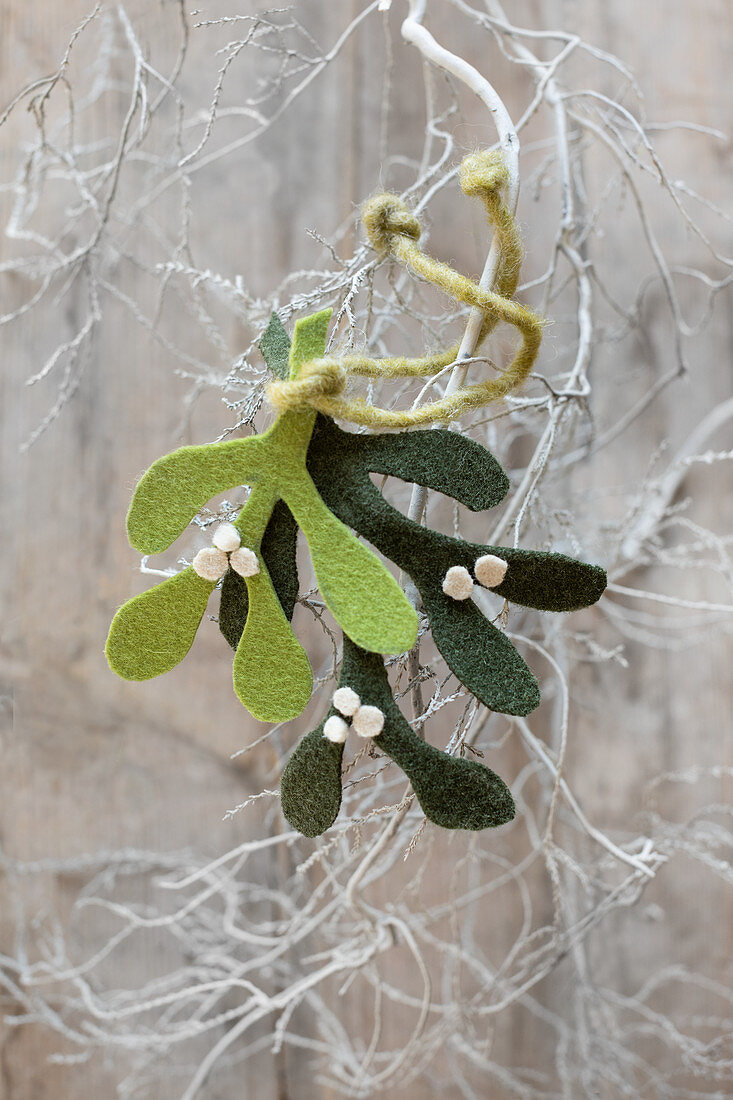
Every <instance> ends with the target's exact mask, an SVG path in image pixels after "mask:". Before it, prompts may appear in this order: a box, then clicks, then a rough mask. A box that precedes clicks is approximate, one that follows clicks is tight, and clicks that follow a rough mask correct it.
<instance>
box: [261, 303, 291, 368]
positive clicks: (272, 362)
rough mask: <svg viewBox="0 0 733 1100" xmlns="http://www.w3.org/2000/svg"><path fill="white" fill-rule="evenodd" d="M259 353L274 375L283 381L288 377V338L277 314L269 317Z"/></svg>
mask: <svg viewBox="0 0 733 1100" xmlns="http://www.w3.org/2000/svg"><path fill="white" fill-rule="evenodd" d="M260 351H261V352H262V355H263V358H264V360H265V362H266V363H267V366H268V368H269V369H270V370H271V371H272V373H273V374H274V375H276V376H277V377H278V378H283V379H285V378H287V377H288V371H289V369H290V366H289V357H290V337H289V336H288V334H287V332H286V330H285V326H284V325H283V323H282V321H281V320H280V318H279V317H278V315H277V313H273V314H272V316H271V317H270V323H269V324H268V326H267V328H266V329H265V331H264V333H263V335H262V339H261V340H260Z"/></svg>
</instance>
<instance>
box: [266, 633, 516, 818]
mask: <svg viewBox="0 0 733 1100" xmlns="http://www.w3.org/2000/svg"><path fill="white" fill-rule="evenodd" d="M339 686H340V687H341V688H346V689H348V690H349V691H350V692H355V693H356V695H358V697H359V702H360V704H361V705H362V706H365V707H368V708H377V710H378V711H379V712H381V715H382V716H383V720H384V724H383V726H382V728H381V731H380V732H379V733H378V734H377V735H376V736H375V737H374V744H375V746H376V747H377V748H378V749H380V750H381V751H382V752H384V753H386V755H387V756H389V757H391V759H392V760H394V762H395V763H396V764H398V765H399V767H400V768H401V769H402V771H403V772H404V773H405V775H406V776H407V778H408V779H409V780H410V783H411V784H412V789H413V791H414V792H415V795H416V796H417V799H418V802H419V803H420V805H421V807H422V809H423V812H424V814H425V816H426V817H427V818H428V819H429V820H430V821H434V822H435V824H436V825H442V826H443V828H445V829H486V828H488V827H490V826H496V825H504V824H506V822H507V821H511V820H512V818H513V817H514V800H513V799H512V796H511V793H510V791H509V788H508V787H507V785H506V783H505V782H504V781H503V779H500V778H499V776H498V775H496V774H495V773H494V772H492V771H491V770H490V769H489V768H486V767H484V766H483V765H482V764H478V763H476V762H474V761H472V760H464V759H462V758H460V757H456V756H450V755H449V754H448V753H445V752H441V751H440V750H439V749H436V748H435V747H434V746H433V745H428V744H427V743H426V742H425V741H423V740H422V739H421V738H420V737H418V735H417V734H416V733H415V731H414V730H413V729H412V728H411V727H410V725H409V724H408V722H407V720H406V719H405V718H404V717H403V715H402V712H401V711H400V709H399V707H398V706H397V704H396V703H395V701H394V697H393V695H392V690H391V688H390V686H389V681H388V679H387V672H386V669H385V667H384V661H383V660H382V658H381V657H380V656H379V655H378V654H374V653H367V652H365V651H364V650H363V649H359V647H358V646H355V645H354V644H353V642H350V641H349V639H348V638H344V653H343V661H342V664H341V677H340V680H339ZM335 698H336V699H338V692H336V694H335ZM338 714H339V710H338V707H337V706H336V705H332V706H331V709H330V711H329V713H328V715H327V716H326V718H325V719H324V721H323V722H322V723H321V724H320V725H319V726H318V727H317V728H316V729H314V730H313V731H312V732H311V733H308V734H306V736H305V737H304V738H303V739H302V741H301V742H300V744H299V745H298V747H297V749H296V750H295V752H294V753H293V755H292V756H291V757H290V760H289V761H288V765H287V767H286V768H285V771H284V772H283V776H282V780H281V782H280V798H281V801H282V807H283V813H284V814H285V816H286V818H287V819H288V821H289V822H290V824H291V825H292V826H294V828H296V829H298V830H299V831H300V832H301V833H303V834H304V835H305V836H319V835H320V834H321V833H323V832H325V830H326V829H328V828H330V826H331V825H333V823H334V821H335V820H336V817H337V815H338V812H339V809H340V807H341V760H342V757H343V751H344V745H343V743H342V742H334V741H331V740H329V739H328V737H327V736H324V728H325V727H326V723H327V722H328V721H329V720H330V719H333V718H336V720H337V721H338Z"/></svg>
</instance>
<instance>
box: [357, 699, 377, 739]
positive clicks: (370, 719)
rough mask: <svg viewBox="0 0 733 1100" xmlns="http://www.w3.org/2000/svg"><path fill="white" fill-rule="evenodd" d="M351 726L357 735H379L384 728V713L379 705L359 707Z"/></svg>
mask: <svg viewBox="0 0 733 1100" xmlns="http://www.w3.org/2000/svg"><path fill="white" fill-rule="evenodd" d="M352 726H353V729H354V733H358V735H359V737H379V735H380V733H381V732H382V730H383V729H384V715H383V714H382V712H381V710H380V709H379V707H369V706H366V707H359V709H358V710H357V712H356V714H355V715H354V720H353V722H352Z"/></svg>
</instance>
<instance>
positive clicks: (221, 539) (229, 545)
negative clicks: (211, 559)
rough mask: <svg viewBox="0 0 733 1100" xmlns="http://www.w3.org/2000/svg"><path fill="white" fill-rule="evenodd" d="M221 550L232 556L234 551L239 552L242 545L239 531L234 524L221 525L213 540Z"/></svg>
mask: <svg viewBox="0 0 733 1100" xmlns="http://www.w3.org/2000/svg"><path fill="white" fill-rule="evenodd" d="M211 541H212V542H213V543H214V546H216V547H217V548H218V549H219V550H223V551H224V553H225V554H231V552H232V550H238V549H239V547H240V546H241V545H242V540H241V539H240V537H239V531H238V530H237V528H236V527H235V526H234V524H233V523H220V524H219V526H218V527H217V529H216V531H215V532H214V537H213V539H212V540H211Z"/></svg>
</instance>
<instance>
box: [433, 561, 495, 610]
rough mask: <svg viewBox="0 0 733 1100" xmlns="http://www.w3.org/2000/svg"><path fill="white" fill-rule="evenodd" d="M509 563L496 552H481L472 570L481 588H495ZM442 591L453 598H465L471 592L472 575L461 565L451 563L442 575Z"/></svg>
mask: <svg viewBox="0 0 733 1100" xmlns="http://www.w3.org/2000/svg"><path fill="white" fill-rule="evenodd" d="M508 568H509V563H508V562H506V561H504V559H503V558H498V557H497V556H496V554H482V555H481V557H480V558H477V559H476V563H475V565H474V567H473V571H474V573H475V575H476V580H477V581H478V583H479V584H480V585H481V586H482V587H483V588H496V586H497V585H499V584H501V582H502V581H503V580H504V577H505V576H506V571H507V569H508ZM443 591H444V592H445V594H446V596H450V597H451V599H454V600H467V599H468V597H469V596H470V595H471V593H472V592H473V577H472V576H471V574H470V573H469V572H468V570H467V569H466V567H465V566H463V565H452V566H451V567H450V569H449V570H448V572H447V573H446V575H445V576H444V577H443Z"/></svg>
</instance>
